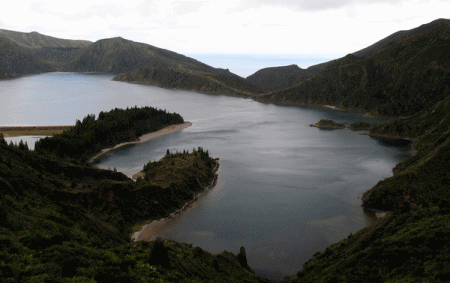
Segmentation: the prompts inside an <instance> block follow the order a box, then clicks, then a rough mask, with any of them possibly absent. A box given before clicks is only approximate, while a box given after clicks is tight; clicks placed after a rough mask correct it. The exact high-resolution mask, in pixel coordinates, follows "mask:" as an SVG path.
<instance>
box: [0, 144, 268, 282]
mask: <svg viewBox="0 0 450 283" xmlns="http://www.w3.org/2000/svg"><path fill="white" fill-rule="evenodd" d="M172 163H174V164H175V165H172ZM181 164H183V166H182V167H180V166H181ZM214 164H215V161H214V160H213V159H211V158H210V157H208V156H207V154H206V152H203V150H200V149H199V150H198V151H196V153H195V154H194V153H191V154H174V155H168V156H166V158H164V159H163V160H162V161H160V162H156V163H149V164H148V165H147V168H148V170H150V168H151V170H152V171H157V172H158V177H159V178H161V176H169V175H170V174H172V172H173V170H174V168H176V169H177V170H178V169H180V170H181V171H179V172H178V173H177V174H178V175H177V176H178V178H177V179H176V181H174V182H172V183H166V184H165V185H164V186H163V187H160V186H157V185H155V182H158V180H160V179H158V180H156V179H153V178H149V177H146V179H145V180H141V181H140V183H139V187H138V186H137V185H136V183H134V182H133V181H131V180H130V179H129V178H127V177H126V176H125V175H123V174H122V173H117V172H114V171H110V170H101V169H95V168H90V167H84V166H79V165H76V164H73V163H69V162H66V161H60V160H58V159H55V158H54V157H47V156H45V155H41V154H38V153H36V152H31V151H28V150H27V149H26V146H25V145H24V144H20V145H19V146H14V145H10V146H8V145H6V142H4V140H3V139H2V138H0V212H1V213H0V243H1V245H0V278H2V280H1V281H2V282H230V280H231V281H233V282H265V281H264V280H262V279H260V278H258V277H257V276H255V275H254V274H253V272H252V271H251V270H250V269H249V268H248V267H247V266H246V265H245V263H246V260H245V257H243V254H242V253H240V254H239V255H234V254H232V253H230V252H223V253H221V254H218V255H211V254H209V253H207V252H205V251H203V250H202V249H200V248H198V247H192V245H189V244H179V243H176V242H173V241H163V240H160V239H158V240H156V241H154V242H139V243H131V242H130V234H131V228H132V226H133V225H135V224H136V223H138V222H142V221H145V220H149V219H154V218H158V217H161V216H167V215H168V214H169V213H171V212H173V211H175V210H176V209H179V208H180V207H181V206H182V205H183V204H184V202H186V201H189V200H192V199H193V197H194V195H195V193H196V192H198V191H200V190H201V189H202V186H203V184H206V183H208V184H209V183H211V182H212V180H213V179H214V177H215V174H214V172H213V170H214V166H213V165H214ZM199 175H200V176H205V177H204V178H203V177H202V178H201V181H200V183H198V187H192V186H191V185H192V182H193V180H198V176H199ZM172 180H173V179H172ZM169 195H170V196H171V197H169ZM173 196H177V197H173ZM236 252H237V251H236Z"/></svg>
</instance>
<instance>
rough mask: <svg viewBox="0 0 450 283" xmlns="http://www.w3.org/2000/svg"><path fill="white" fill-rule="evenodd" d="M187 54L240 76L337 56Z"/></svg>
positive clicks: (328, 59) (312, 62) (305, 64)
mask: <svg viewBox="0 0 450 283" xmlns="http://www.w3.org/2000/svg"><path fill="white" fill-rule="evenodd" d="M186 55H187V56H189V57H191V58H194V59H196V60H198V61H201V62H203V63H205V64H208V65H210V66H212V67H215V68H223V69H229V70H230V72H232V73H235V74H236V75H239V76H241V77H244V78H245V77H248V76H250V75H252V74H253V73H255V72H256V71H258V70H260V69H263V68H267V67H277V66H287V65H292V64H295V65H298V66H299V67H300V68H302V69H306V68H308V67H309V66H312V65H316V64H320V63H324V62H327V61H330V60H334V59H337V58H339V57H332V58H331V57H322V58H321V57H318V56H316V57H313V56H303V57H300V56H299V55H241V54H239V55H236V54H186Z"/></svg>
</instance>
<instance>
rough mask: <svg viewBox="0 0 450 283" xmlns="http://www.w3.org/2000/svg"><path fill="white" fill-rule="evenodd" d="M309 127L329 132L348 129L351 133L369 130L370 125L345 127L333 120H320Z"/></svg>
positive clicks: (355, 123)
mask: <svg viewBox="0 0 450 283" xmlns="http://www.w3.org/2000/svg"><path fill="white" fill-rule="evenodd" d="M310 126H311V127H316V128H321V129H329V130H333V129H344V128H348V129H350V130H352V131H362V130H369V129H370V127H371V125H370V124H369V123H366V122H353V123H351V124H350V125H348V126H346V125H344V124H341V123H337V122H335V121H333V120H326V119H321V120H320V121H319V122H317V123H315V124H311V125H310Z"/></svg>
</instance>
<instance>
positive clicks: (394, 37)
mask: <svg viewBox="0 0 450 283" xmlns="http://www.w3.org/2000/svg"><path fill="white" fill-rule="evenodd" d="M449 22H450V20H447V19H437V20H434V21H432V22H430V23H427V24H423V25H421V26H419V27H417V28H413V29H410V30H402V31H398V32H396V33H393V34H391V35H389V36H388V37H385V38H383V39H382V40H380V41H377V42H376V43H374V44H372V45H370V46H368V47H366V48H364V49H361V50H359V51H356V52H354V53H352V54H353V55H355V56H358V57H369V56H370V55H372V54H373V53H374V52H376V51H377V50H379V49H381V48H383V47H384V46H386V45H388V44H389V43H391V42H395V41H398V40H401V39H405V38H408V37H411V36H414V35H419V34H422V33H425V32H427V31H429V30H432V29H434V28H436V27H438V26H440V25H442V24H446V23H447V24H448V23H449Z"/></svg>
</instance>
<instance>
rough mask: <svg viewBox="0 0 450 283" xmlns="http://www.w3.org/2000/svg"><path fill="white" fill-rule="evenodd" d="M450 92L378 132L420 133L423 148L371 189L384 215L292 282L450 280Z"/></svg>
mask: <svg viewBox="0 0 450 283" xmlns="http://www.w3.org/2000/svg"><path fill="white" fill-rule="evenodd" d="M449 109H450V97H446V98H445V99H443V100H441V101H439V102H437V103H436V104H435V105H434V106H432V107H429V108H426V109H424V110H422V111H420V112H419V113H417V114H414V115H412V116H409V117H407V118H400V119H396V120H392V121H389V122H386V123H383V124H378V125H374V126H372V127H371V129H370V130H369V134H370V135H375V136H386V137H397V138H410V139H414V143H413V146H414V149H415V150H416V154H415V155H414V156H413V157H411V158H409V159H407V160H405V161H404V162H401V163H399V164H398V165H397V166H396V167H395V168H394V172H395V174H394V176H393V177H390V178H387V179H385V180H382V181H380V182H379V183H378V184H377V185H376V186H375V187H374V188H372V189H371V190H369V191H368V192H366V193H365V194H364V196H363V205H364V207H365V208H370V209H379V210H390V211H393V212H390V213H388V214H387V216H385V217H384V218H382V219H379V220H378V221H377V222H375V223H374V224H372V225H370V226H369V227H367V228H365V229H362V230H361V231H359V232H358V233H356V234H355V235H350V236H349V238H348V239H345V240H342V241H340V242H338V243H336V244H335V245H332V246H331V247H329V248H327V249H326V250H325V251H323V252H321V253H317V254H316V255H315V256H314V257H313V258H312V259H311V260H310V261H309V262H307V263H306V264H305V265H304V267H303V269H302V270H301V271H299V272H298V273H297V274H296V275H295V276H293V277H291V278H290V279H289V280H287V281H288V282H449V280H450V265H448V261H449V257H450V246H449V245H448V242H449V240H450V226H449V225H448V223H449V220H450V174H449V171H448V168H449V166H450V114H449Z"/></svg>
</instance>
